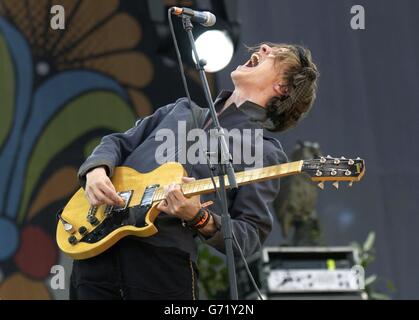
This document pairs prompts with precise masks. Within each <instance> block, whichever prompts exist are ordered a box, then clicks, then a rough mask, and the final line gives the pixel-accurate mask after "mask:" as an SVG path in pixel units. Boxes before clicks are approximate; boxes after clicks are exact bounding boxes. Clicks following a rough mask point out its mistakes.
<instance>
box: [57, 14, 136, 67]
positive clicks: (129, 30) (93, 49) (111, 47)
mask: <svg viewBox="0 0 419 320" xmlns="http://www.w3.org/2000/svg"><path fill="white" fill-rule="evenodd" d="M140 39H141V29H140V26H139V24H138V22H137V21H136V20H135V19H134V18H133V17H131V16H130V15H128V14H126V13H121V14H118V15H116V16H114V17H112V18H111V19H110V20H108V21H107V22H106V23H105V24H104V25H103V26H102V27H100V28H99V29H98V30H96V31H95V32H93V33H92V34H90V35H89V36H87V37H86V38H84V39H83V41H81V42H80V43H78V44H77V45H76V46H75V47H73V48H70V49H69V50H66V51H64V52H63V53H62V54H60V55H58V56H57V58H56V61H57V62H56V63H57V68H58V69H60V62H67V63H71V62H72V61H74V60H83V59H86V58H91V57H96V56H98V55H103V54H107V53H112V52H115V51H121V50H129V49H132V48H134V47H135V46H136V45H137V44H138V42H139V41H140Z"/></svg>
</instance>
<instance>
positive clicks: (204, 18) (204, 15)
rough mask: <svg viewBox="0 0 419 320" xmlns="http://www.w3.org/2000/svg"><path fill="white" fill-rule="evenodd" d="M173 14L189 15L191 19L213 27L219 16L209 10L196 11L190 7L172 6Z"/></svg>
mask: <svg viewBox="0 0 419 320" xmlns="http://www.w3.org/2000/svg"><path fill="white" fill-rule="evenodd" d="M172 14H174V15H175V16H188V17H190V18H191V21H193V22H198V23H200V24H201V25H203V26H204V27H212V26H213V25H214V24H215V22H216V21H217V18H216V17H215V15H213V14H212V13H211V12H209V11H194V10H192V9H189V8H179V7H172Z"/></svg>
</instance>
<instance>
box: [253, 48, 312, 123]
mask: <svg viewBox="0 0 419 320" xmlns="http://www.w3.org/2000/svg"><path fill="white" fill-rule="evenodd" d="M263 44H267V45H268V46H270V47H271V48H272V49H273V52H272V54H273V55H274V56H275V66H276V68H278V69H279V66H281V69H282V76H283V80H284V82H285V83H284V85H286V86H287V92H288V94H287V95H286V96H281V97H273V98H272V99H271V100H270V101H269V102H268V104H267V105H266V108H267V117H268V121H267V122H266V123H265V125H266V127H267V129H269V130H271V131H285V130H287V129H289V128H292V127H294V126H295V125H296V124H297V123H298V122H299V121H300V119H302V118H303V117H304V116H305V115H306V114H307V113H308V112H309V111H310V109H311V107H312V106H313V103H314V100H315V99H316V91H317V79H318V77H319V72H318V70H317V67H316V65H315V64H314V62H313V60H312V57H311V52H310V50H308V49H307V48H304V47H302V46H299V45H294V44H283V43H270V42H265V43H262V44H260V45H259V46H256V47H252V48H249V50H250V51H252V52H256V51H258V50H259V49H260V47H261V46H262V45H263ZM283 48H287V49H288V50H286V51H283V50H279V49H283ZM278 75H279V73H278Z"/></svg>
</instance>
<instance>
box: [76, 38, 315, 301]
mask: <svg viewBox="0 0 419 320" xmlns="http://www.w3.org/2000/svg"><path fill="white" fill-rule="evenodd" d="M252 51H253V53H252V55H251V57H250V59H249V60H248V61H247V62H246V63H245V64H244V65H241V66H238V67H237V69H236V70H234V71H233V72H232V73H231V78H232V81H233V83H234V91H233V92H228V91H223V92H221V94H220V95H219V96H218V97H217V99H216V100H215V107H216V110H217V113H218V115H219V120H220V124H221V127H223V128H225V129H226V130H230V129H239V130H238V131H239V132H242V131H243V130H244V129H250V130H253V131H254V130H257V129H260V130H262V132H264V134H263V140H262V143H263V154H260V155H257V156H260V157H262V159H263V166H264V167H266V166H271V165H275V164H279V163H283V162H286V161H287V158H286V155H285V153H284V152H283V150H282V147H281V144H280V143H279V142H278V140H276V139H275V138H273V137H272V134H269V132H271V131H284V130H286V129H288V128H290V127H293V126H295V125H296V124H297V122H298V121H299V120H300V119H301V118H302V116H303V115H305V114H306V113H307V112H308V111H309V110H310V108H311V106H312V105H313V102H314V100H315V96H316V88H317V86H316V83H317V77H318V72H317V68H316V65H315V64H314V63H313V62H312V59H311V54H310V51H309V50H307V49H305V48H302V47H300V46H296V45H288V44H272V43H265V44H262V45H260V46H258V47H257V48H253V49H252ZM191 110H194V112H195V114H196V115H197V118H198V125H199V127H200V128H201V129H203V130H205V132H208V131H209V130H210V129H211V128H212V127H213V123H212V121H211V117H210V115H209V113H208V109H204V108H200V107H198V106H196V105H195V104H193V105H192V106H190V105H189V104H188V102H187V99H185V98H182V99H179V100H178V101H176V102H175V103H172V104H169V105H167V106H164V107H161V108H159V109H157V110H156V112H155V113H154V114H153V115H151V116H149V117H146V118H144V119H141V120H139V121H137V123H136V125H135V126H134V127H133V128H131V129H129V130H128V131H126V132H124V133H115V134H111V135H108V136H105V137H104V138H103V139H102V141H101V143H100V144H99V145H98V146H97V147H96V149H95V150H94V151H93V153H92V154H91V155H90V157H89V158H88V159H87V160H86V161H85V162H84V164H83V165H82V166H81V167H80V170H79V179H80V182H81V184H82V185H83V186H84V187H85V193H86V197H87V199H88V201H89V203H90V204H91V205H92V206H99V205H102V204H109V205H117V204H121V203H123V200H122V199H121V198H120V197H119V196H118V194H117V192H116V190H115V188H114V186H113V185H112V182H111V180H110V178H111V177H112V174H113V170H114V168H115V167H116V166H128V167H132V168H134V169H136V170H137V171H139V172H149V171H151V170H153V169H155V168H156V167H158V165H159V164H158V161H157V160H158V159H157V160H156V150H157V148H158V146H159V144H160V143H161V142H159V141H156V139H155V136H156V132H157V131H158V130H159V129H170V130H173V132H178V131H177V126H178V124H179V122H180V121H184V120H185V119H188V118H189V116H190V114H191ZM177 138H180V139H181V138H182V137H177ZM183 138H185V137H183ZM236 138H237V139H239V138H240V137H234V136H233V139H231V140H233V141H230V147H231V143H233V142H234V140H235V139H236ZM242 141H243V143H247V144H249V145H248V146H247V147H250V148H251V149H252V150H255V147H256V146H255V142H254V141H253V142H252V141H248V140H245V139H243V140H242ZM177 151H179V150H177ZM233 156H234V154H233ZM186 162H188V161H186ZM233 164H234V169H235V171H236V172H239V171H243V170H245V169H246V168H247V167H249V166H248V164H246V163H243V162H238V163H237V161H235V160H234V159H233ZM183 165H184V166H185V168H186V170H187V172H188V175H189V177H185V178H183V179H184V181H183V182H184V183H188V182H190V181H192V180H193V179H200V178H207V177H209V176H210V170H209V167H208V165H207V164H206V163H199V164H197V165H193V166H192V165H190V164H188V163H183ZM278 192H279V180H269V181H265V182H259V183H253V184H249V185H245V186H241V187H239V188H238V189H234V190H229V191H228V192H227V197H228V205H229V206H228V209H229V213H230V215H231V217H232V226H233V232H234V234H235V236H236V238H237V240H238V243H239V245H240V247H241V249H242V250H243V252H244V254H245V255H247V256H249V255H251V254H253V253H255V252H256V251H257V250H259V249H260V248H261V246H262V244H263V242H264V241H265V239H266V237H267V236H268V234H269V232H270V231H271V228H272V215H271V213H270V203H271V202H272V201H273V200H274V199H275V198H276V196H277V194H278ZM209 200H211V201H213V204H212V205H211V206H209V207H205V206H202V204H203V203H205V202H207V201H209ZM158 209H159V210H160V211H161V212H162V213H161V214H160V215H159V216H158V218H157V219H156V221H155V224H156V227H157V229H158V230H159V231H158V233H157V234H155V235H154V236H151V237H146V238H133V237H126V238H123V239H122V240H120V241H119V242H118V243H116V244H115V245H114V246H113V247H111V248H110V249H108V250H107V251H105V252H104V253H102V254H100V255H98V256H96V257H93V258H90V259H86V260H78V261H74V264H73V273H72V276H71V289H70V298H71V299H197V297H198V288H197V282H198V270H197V268H196V258H197V244H196V241H195V238H197V237H198V238H200V239H201V240H203V241H205V242H206V243H207V244H208V245H211V246H213V247H214V248H216V249H217V250H219V251H221V252H224V241H223V236H222V232H221V223H220V222H221V219H220V214H221V206H220V203H219V202H218V200H217V198H216V197H215V195H214V194H211V195H205V196H201V197H199V196H195V197H190V198H187V197H185V196H184V195H183V193H182V191H181V188H180V186H179V185H176V184H172V185H170V186H167V187H166V188H165V200H163V201H161V202H160V203H159V205H158ZM233 247H235V245H233ZM234 252H235V253H236V254H237V248H234Z"/></svg>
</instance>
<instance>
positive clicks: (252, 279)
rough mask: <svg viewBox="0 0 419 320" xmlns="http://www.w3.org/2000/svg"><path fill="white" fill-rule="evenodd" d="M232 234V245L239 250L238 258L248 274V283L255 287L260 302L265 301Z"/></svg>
mask: <svg viewBox="0 0 419 320" xmlns="http://www.w3.org/2000/svg"><path fill="white" fill-rule="evenodd" d="M232 233H233V240H234V244H235V245H236V247H237V250H239V253H240V256H241V258H242V260H243V264H244V267H245V268H246V271H247V274H248V276H249V278H250V281H251V282H252V284H253V287H255V290H256V292H257V294H258V296H259V299H260V300H265V299H264V298H263V296H262V293H261V292H260V290H259V288H258V285H257V284H256V281H255V279H254V278H253V275H252V272H251V271H250V269H249V265H248V264H247V261H246V258H245V256H244V254H243V251H242V249H241V248H240V245H239V242H238V241H237V238H236V235H235V234H234V231H232Z"/></svg>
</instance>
